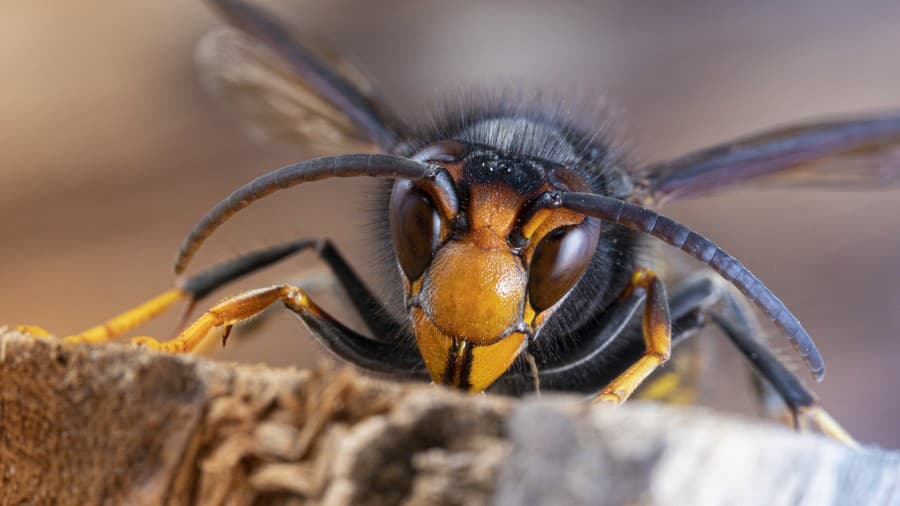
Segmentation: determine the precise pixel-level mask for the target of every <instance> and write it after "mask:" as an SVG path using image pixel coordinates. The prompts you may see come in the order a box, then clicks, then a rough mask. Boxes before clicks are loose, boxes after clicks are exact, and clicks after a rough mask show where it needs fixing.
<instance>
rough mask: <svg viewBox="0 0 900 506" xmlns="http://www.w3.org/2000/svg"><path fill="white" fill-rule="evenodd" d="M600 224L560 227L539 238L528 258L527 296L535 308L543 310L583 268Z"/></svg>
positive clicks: (588, 221) (568, 287) (572, 283)
mask: <svg viewBox="0 0 900 506" xmlns="http://www.w3.org/2000/svg"><path fill="white" fill-rule="evenodd" d="M599 239H600V227H599V226H598V225H597V224H596V223H595V222H594V220H593V219H590V218H589V219H586V220H585V221H584V222H582V223H581V224H578V225H570V226H566V227H560V228H557V229H556V230H553V231H551V232H550V233H548V234H547V235H545V236H544V238H543V239H541V242H540V243H539V244H538V246H537V248H536V249H535V250H534V255H533V256H532V257H531V269H530V274H529V278H528V295H529V298H530V300H531V306H532V307H533V308H534V310H535V311H538V312H540V311H543V310H545V309H547V308H549V307H551V306H553V305H554V304H556V303H557V302H559V300H560V299H562V298H563V296H564V295H565V294H566V293H568V292H569V290H571V289H572V287H573V286H575V283H577V282H578V280H579V279H581V276H583V275H584V272H585V271H586V270H587V267H588V265H589V264H590V263H591V259H592V258H593V257H594V251H596V249H597V242H598V241H599Z"/></svg>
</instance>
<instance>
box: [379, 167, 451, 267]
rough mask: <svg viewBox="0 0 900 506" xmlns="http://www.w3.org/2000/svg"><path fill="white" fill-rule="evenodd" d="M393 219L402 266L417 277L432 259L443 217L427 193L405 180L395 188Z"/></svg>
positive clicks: (395, 243) (393, 194)
mask: <svg viewBox="0 0 900 506" xmlns="http://www.w3.org/2000/svg"><path fill="white" fill-rule="evenodd" d="M390 220H391V239H392V240H393V242H394V251H395V252H396V254H397V260H398V261H399V262H400V268H401V269H403V273H404V274H405V275H406V278H407V279H409V280H410V281H415V280H416V279H419V277H420V276H421V275H422V274H423V273H424V272H425V269H427V268H428V265H429V264H430V263H431V257H432V255H433V254H434V249H435V248H436V247H437V244H438V241H439V240H440V236H441V218H440V216H439V215H438V212H437V209H435V206H434V203H433V202H432V201H431V197H429V196H428V194H427V193H425V192H424V191H422V190H420V189H419V188H416V187H415V186H413V184H412V182H411V181H407V180H402V181H397V182H396V183H395V184H394V190H393V191H392V192H391V204H390Z"/></svg>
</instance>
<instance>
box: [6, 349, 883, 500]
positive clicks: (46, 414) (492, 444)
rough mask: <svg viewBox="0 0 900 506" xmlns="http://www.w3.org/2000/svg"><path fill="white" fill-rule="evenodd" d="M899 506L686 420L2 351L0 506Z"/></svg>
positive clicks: (799, 446)
mask: <svg viewBox="0 0 900 506" xmlns="http://www.w3.org/2000/svg"><path fill="white" fill-rule="evenodd" d="M51 502H53V503H55V504H162V503H166V504H228V505H238V504H322V505H328V506H332V505H334V506H337V505H345V504H363V505H380V504H409V505H425V504H460V505H461V504H466V505H470V504H476V505H477V504H500V505H513V504H694V505H703V504H766V505H771V504H808V505H826V504H900V455H898V454H897V453H891V452H886V451H881V450H877V449H868V450H866V451H864V452H855V451H852V450H849V449H847V448H844V447H842V446H839V445H837V444H835V443H832V442H831V441H828V440H825V439H822V438H820V437H818V436H815V435H809V434H796V433H793V432H791V431H788V430H785V429H782V428H779V427H775V426H768V425H763V424H758V423H751V422H747V421H743V420H736V419H733V418H729V417H724V416H721V415H717V414H714V413H710V412H707V411H703V410H698V409H675V408H669V407H661V406H656V405H652V404H646V405H639V404H638V405H632V406H626V407H623V408H608V407H604V406H601V407H596V408H592V407H590V406H589V405H587V404H585V403H582V402H580V401H578V400H575V399H571V398H565V397H552V398H548V397H544V399H531V400H526V401H516V400H512V399H506V398H501V397H481V396H476V397H470V396H465V395H460V394H455V393H453V392H448V391H446V390H443V389H440V388H437V387H432V386H428V385H400V384H393V383H387V382H381V381H376V380H372V379H368V378H363V377H360V376H358V375H356V374H354V373H352V372H350V371H348V370H320V371H298V370H293V369H271V368H267V367H262V366H248V365H233V364H224V363H218V362H214V361H209V360H204V359H200V358H195V357H174V356H169V355H161V354H154V353H148V352H141V351H135V350H132V349H131V348H129V347H125V346H103V347H91V346H78V347H62V346H60V345H58V344H57V343H55V342H50V341H43V340H33V339H30V338H27V337H24V336H21V335H18V334H15V333H7V334H5V335H0V504H21V503H37V504H44V503H51Z"/></svg>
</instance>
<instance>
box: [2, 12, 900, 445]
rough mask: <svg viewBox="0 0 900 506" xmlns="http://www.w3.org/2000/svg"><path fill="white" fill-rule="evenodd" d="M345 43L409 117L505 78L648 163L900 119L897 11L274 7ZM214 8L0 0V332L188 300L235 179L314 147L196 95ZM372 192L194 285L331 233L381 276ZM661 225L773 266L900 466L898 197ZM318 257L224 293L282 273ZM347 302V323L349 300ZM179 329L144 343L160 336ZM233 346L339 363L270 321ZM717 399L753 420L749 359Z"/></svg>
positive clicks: (798, 197)
mask: <svg viewBox="0 0 900 506" xmlns="http://www.w3.org/2000/svg"><path fill="white" fill-rule="evenodd" d="M265 4H266V5H267V6H269V7H271V8H273V9H274V10H276V11H277V12H278V13H279V15H280V16H282V17H283V18H284V19H285V20H287V21H288V22H289V23H291V25H292V26H294V27H296V29H297V30H298V32H299V33H306V34H310V35H312V36H313V37H314V38H316V39H319V40H326V41H329V42H330V43H331V45H332V47H334V48H336V49H338V50H339V51H341V52H343V53H346V54H349V55H350V57H351V61H354V62H356V63H357V64H358V65H359V66H360V67H361V68H362V69H363V70H364V71H365V72H366V73H367V74H369V75H370V76H372V77H373V79H374V81H375V82H376V83H378V85H379V87H380V89H381V90H382V92H383V95H384V96H385V97H386V98H387V100H388V102H389V103H390V104H391V105H392V106H393V107H394V108H395V109H396V110H398V111H399V112H400V113H401V114H403V115H406V116H415V115H418V114H421V111H423V110H426V109H428V108H429V107H431V105H432V104H434V103H435V102H438V101H440V98H441V97H442V96H446V95H447V94H453V93H457V92H458V90H460V89H465V88H466V87H471V86H474V87H476V88H479V89H490V88H491V87H492V86H495V85H497V84H503V85H506V86H511V87H514V88H515V87H518V88H524V89H544V90H555V92H556V94H557V95H561V96H563V97H567V96H572V97H576V96H577V97H581V98H583V97H597V100H598V101H603V102H604V103H605V104H607V105H609V106H611V108H612V110H613V111H616V119H617V121H618V123H619V127H618V128H619V130H620V132H621V133H622V134H623V136H624V138H625V139H627V140H628V141H629V142H630V143H631V144H632V146H633V151H632V153H633V154H634V155H635V157H636V158H637V159H640V160H654V159H659V158H663V157H667V156H674V155H677V154H680V153H683V152H686V151H688V150H691V149H694V148H698V147H702V146H706V145H709V144H711V143H714V142H719V141H725V140H728V139H730V138H733V137H735V136H738V135H742V134H747V133H752V132H754V131H757V130H759V129H762V128H766V127H770V126H775V125H780V124H783V123H785V122H790V121H795V120H798V119H809V118H815V117H819V116H835V115H840V114H853V113H860V112H865V111H877V110H895V111H896V110H900V49H898V48H900V30H898V29H897V27H898V26H900V4H898V3H897V2H893V1H882V2H859V1H849V0H848V1H843V2H838V1H834V0H819V1H806V2H791V3H790V5H789V6H785V5H784V3H783V2H777V1H774V0H766V1H756V2H743V1H730V2H711V1H700V0H697V1H687V2H678V3H677V4H673V3H669V2H646V3H641V4H640V5H638V3H636V2H627V1H617V2H587V1H582V2H579V1H575V0H565V1H559V0H557V1H553V2H550V1H546V2H535V1H525V2H516V3H515V4H512V3H510V2H501V1H499V0H496V1H480V2H434V3H428V2H418V1H411V0H390V1H380V2H362V1H350V0H300V1H293V2H289V1H288V0H284V1H282V2H265ZM217 24H219V22H218V20H216V19H215V17H214V16H213V15H212V13H211V12H210V10H209V9H207V7H206V6H205V5H203V4H202V2H200V1H199V0H195V1H188V2H185V1H176V0H157V1H154V2H106V1H99V0H83V1H81V2H77V3H76V2H58V1H52V0H32V1H30V2H3V3H0V69H2V71H0V76H2V78H0V324H8V325H12V324H16V323H21V322H27V323H35V324H41V325H43V326H46V327H48V328H50V329H51V330H53V331H55V332H58V333H60V334H65V333H70V332H74V331H77V330H80V329H82V328H84V327H87V326H89V325H92V324H94V323H96V322H97V321H98V320H101V319H103V318H105V317H108V316H110V315H112V314H113V313H115V312H116V311H119V310H121V309H124V308H126V307H128V306H130V305H132V304H135V303H137V302H139V301H141V300H142V299H143V298H144V297H146V296H148V295H151V294H155V293H157V292H160V291H162V290H164V289H166V288H167V287H169V286H171V282H172V275H171V261H172V258H173V254H174V252H175V250H176V247H177V245H178V244H179V242H180V241H181V238H182V236H183V234H184V233H185V232H186V231H187V230H188V229H189V227H190V226H191V225H192V224H193V223H194V222H195V221H196V219H197V218H198V217H199V216H201V214H202V213H203V212H205V211H206V210H207V209H208V207H209V206H210V205H211V204H212V203H214V202H215V201H216V200H218V199H219V198H220V197H222V196H224V195H225V194H226V193H227V192H228V191H230V190H231V189H233V188H234V187H235V186H237V185H239V184H242V183H244V182H246V181H247V180H248V179H249V178H251V177H253V176H254V175H257V174H259V173H261V172H263V171H265V170H268V169H271V168H274V167H277V166H279V165H281V164H284V163H287V162H290V161H294V160H296V159H300V158H303V157H305V156H307V155H308V153H303V152H302V151H301V150H299V149H296V148H293V147H286V146H270V145H257V144H254V143H252V142H251V141H249V140H247V138H246V137H245V136H244V135H243V134H242V131H241V129H240V126H239V123H238V122H237V121H234V118H233V117H231V116H229V115H228V114H227V113H226V112H224V111H223V110H222V108H221V107H219V106H218V105H217V104H216V103H214V102H213V101H212V100H210V99H209V98H208V97H207V96H206V95H205V94H204V93H203V91H202V90H201V88H200V86H199V85H198V81H197V78H196V75H195V73H194V68H193V47H194V45H195V43H196V41H197V40H198V39H199V38H200V37H201V36H202V34H203V33H204V32H206V31H207V30H208V29H210V28H211V27H213V26H215V25H217ZM365 201H366V184H365V183H364V182H360V181H339V182H334V181H332V182H323V183H318V184H317V185H316V186H315V187H309V188H302V189H297V190H294V191H292V192H290V193H284V194H279V195H278V196H277V197H274V198H271V199H269V200H267V201H264V202H261V203H259V204H258V205H255V206H254V207H253V208H252V209H251V210H249V211H248V212H245V213H243V214H242V215H239V216H238V217H237V218H236V219H235V220H234V221H233V222H231V223H230V224H229V225H227V226H226V227H224V228H223V229H222V230H221V231H220V232H219V233H218V234H217V235H216V236H215V237H214V238H213V239H212V240H211V241H210V242H209V243H208V245H207V246H206V247H205V249H204V250H203V251H202V252H201V254H200V256H199V257H198V259H197V261H196V262H195V263H194V265H195V268H196V267H198V266H201V265H209V264H210V263H212V262H214V261H216V260H221V259H225V258H227V257H229V256H231V255H233V254H236V253H239V252H243V251H247V250H249V249H252V248H254V247H259V246H263V245H266V244H272V243H275V242H278V241H282V240H286V239H289V238H294V237H299V236H329V237H332V238H333V239H334V240H335V241H336V242H337V243H338V244H339V245H340V246H341V247H342V248H343V249H344V250H345V251H346V252H347V253H348V256H349V257H350V258H351V259H352V262H353V263H354V264H355V265H356V266H358V267H359V268H360V269H361V270H362V271H363V272H364V273H369V272H371V270H372V269H371V263H372V256H371V254H370V250H369V249H368V247H369V244H368V241H367V236H366V235H365V233H364V230H363V225H364V224H365V223H366V222H367V218H366V216H365V212H364V210H365V209H366V206H365V205H364V203H365ZM667 212H668V213H669V214H671V215H673V216H674V217H675V218H676V219H679V220H681V221H683V222H685V223H688V224H690V225H692V226H693V227H695V228H696V229H697V230H699V231H701V232H702V233H705V234H706V235H708V236H709V237H711V238H713V239H714V240H716V241H717V242H718V243H719V244H720V245H722V246H723V247H725V248H726V249H727V250H729V251H730V252H732V253H734V254H735V255H736V256H737V257H738V258H740V259H741V260H742V261H743V262H744V263H745V264H747V265H748V266H749V267H750V268H751V269H753V270H754V271H755V272H756V273H757V274H758V275H759V276H760V277H761V278H762V279H763V280H764V281H766V282H767V283H768V284H769V286H770V287H771V288H772V289H773V290H774V292H775V293H776V294H778V295H779V296H780V297H781V298H782V299H783V300H784V301H786V302H787V303H788V305H789V306H790V307H791V308H793V310H794V311H795V313H796V314H797V315H798V316H799V317H800V319H801V320H802V321H803V322H804V323H805V325H806V327H807V329H808V330H809V331H810V333H811V334H812V335H813V336H814V337H815V338H816V339H817V340H818V342H819V344H820V346H821V348H822V351H823V353H824V355H825V357H826V360H827V362H828V374H827V377H826V380H825V382H824V383H822V384H820V385H816V391H817V392H818V393H819V394H820V395H821V398H822V399H823V401H824V403H825V404H826V406H827V407H828V408H829V409H830V410H831V411H832V412H833V413H834V414H835V416H836V417H837V418H838V419H840V420H842V421H843V422H844V423H845V424H846V426H847V427H848V428H849V429H850V431H851V432H853V433H854V434H856V435H857V436H858V437H859V438H860V439H861V440H863V441H865V442H874V443H879V444H882V445H885V446H889V447H894V448H897V447H900V403H898V400H897V399H898V398H897V389H898V388H900V367H898V365H897V364H900V234H898V231H900V192H898V191H897V190H893V191H885V192H876V193H836V192H825V191H803V192H799V191H785V190H765V191H763V190H745V191H740V192H735V193H731V194H728V195H727V196H721V197H715V198H705V199H701V200H696V201H691V202H683V203H678V204H677V205H672V206H671V207H670V208H668V210H667ZM314 265H315V262H314V261H313V260H312V259H310V258H306V257H304V258H302V259H298V260H296V261H293V262H290V265H286V266H282V267H279V268H276V269H271V270H269V271H266V272H265V273H262V274H260V275H258V276H256V277H254V278H253V279H250V280H247V281H246V282H242V283H241V284H239V285H238V286H236V287H234V288H233V289H229V290H228V292H229V293H230V292H234V291H236V290H238V289H240V288H244V287H250V286H260V285H264V284H268V283H271V282H274V281H275V280H280V279H284V276H287V275H289V274H290V273H292V272H296V271H298V270H302V269H306V268H311V267H312V266H314ZM325 305H326V307H327V308H328V309H331V310H333V311H334V312H335V313H337V314H340V315H344V314H346V312H345V311H344V310H342V309H341V307H338V306H339V305H337V304H332V303H330V302H329V303H328V304H325ZM176 317H177V315H175V314H173V315H169V316H167V317H165V318H162V319H161V320H160V321H158V322H155V323H153V324H151V325H148V326H147V327H146V328H145V329H144V331H143V332H144V333H147V334H150V335H157V336H166V335H168V334H169V333H171V331H172V329H173V326H174V325H175V320H176V319H177V318H176ZM261 327H262V328H261V329H259V331H258V332H255V333H254V334H253V335H250V334H249V333H245V335H243V336H241V337H240V338H239V339H233V340H232V341H231V342H230V344H229V347H228V348H227V349H226V350H224V351H221V352H218V353H216V355H215V356H216V357H218V358H221V359H225V360H247V361H266V362H268V363H271V364H276V365H305V364H310V363H312V362H314V361H315V360H318V359H319V358H320V357H321V354H320V351H319V349H318V347H317V346H316V345H315V344H314V343H312V342H311V340H310V339H309V337H308V336H307V335H306V334H305V331H304V330H303V329H302V328H300V326H299V325H298V324H297V323H296V322H295V321H294V319H293V318H292V317H289V316H287V315H284V314H275V315H273V316H272V317H271V318H269V319H267V321H266V322H264V324H263V325H262V326H261ZM716 348H717V349H716V351H715V355H714V356H715V364H716V365H715V366H714V367H713V369H715V370H714V371H713V372H714V373H715V374H716V377H717V378H718V379H717V380H716V381H714V382H712V384H713V385H715V387H716V388H715V390H717V392H718V393H717V394H716V395H714V396H713V397H714V399H713V401H712V402H713V404H714V405H716V406H720V407H724V408H726V409H734V410H738V411H745V412H746V411H747V410H748V408H747V406H748V403H747V402H746V401H747V399H748V397H747V395H746V394H745V393H744V392H745V391H746V388H742V386H744V385H743V383H744V380H743V378H744V375H743V374H742V373H741V372H740V371H741V368H740V367H739V365H738V364H740V359H739V358H738V357H736V354H735V353H734V352H732V351H731V350H730V349H729V348H728V347H727V346H716Z"/></svg>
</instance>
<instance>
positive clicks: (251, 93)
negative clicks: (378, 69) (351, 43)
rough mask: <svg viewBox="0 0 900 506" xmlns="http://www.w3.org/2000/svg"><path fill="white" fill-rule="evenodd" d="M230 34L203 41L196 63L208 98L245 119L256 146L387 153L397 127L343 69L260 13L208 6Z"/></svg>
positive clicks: (235, 5) (222, 0) (223, 0)
mask: <svg viewBox="0 0 900 506" xmlns="http://www.w3.org/2000/svg"><path fill="white" fill-rule="evenodd" d="M212 3H213V5H215V6H216V7H218V8H219V10H220V11H221V12H222V14H223V16H224V17H225V18H226V19H227V20H228V21H229V22H230V23H231V24H232V25H233V26H234V28H223V29H219V30H217V31H214V32H212V33H210V34H208V35H207V36H206V37H204V38H203V39H202V40H201V42H200V43H199V45H198V47H197V52H196V61H197V66H198V68H199V70H200V75H201V80H202V82H203V84H204V86H205V87H206V88H207V89H208V90H209V92H210V93H211V94H212V95H213V96H215V97H217V98H220V99H222V100H223V101H224V102H227V103H229V104H231V105H233V106H234V107H236V108H237V110H238V111H239V112H240V113H241V115H242V116H243V117H244V118H245V119H246V120H247V123H248V128H249V130H250V133H251V135H253V136H254V137H255V138H257V139H264V140H271V141H278V142H291V143H297V144H301V145H303V146H306V147H307V148H310V149H312V150H314V151H316V152H319V153H322V154H327V153H337V152H346V151H348V150H353V151H372V150H377V149H378V148H380V149H382V150H388V149H390V148H391V147H392V146H393V145H394V144H395V139H396V138H397V135H398V127H397V123H396V121H395V120H394V119H393V118H392V117H391V116H390V115H389V114H387V113H386V112H385V111H384V110H383V109H382V108H381V107H379V106H378V105H377V102H376V100H375V98H374V96H373V94H372V91H371V86H370V85H369V84H368V83H367V82H366V81H365V79H364V78H362V76H361V74H360V73H359V72H358V71H356V70H355V69H354V68H353V67H352V66H350V65H349V64H347V63H345V62H343V61H341V60H340V59H338V58H336V57H335V56H334V55H328V54H325V53H322V52H317V53H313V52H312V51H311V50H310V49H309V48H307V47H304V46H302V45H300V44H299V43H298V42H297V41H296V40H295V39H294V38H293V37H292V36H291V35H290V34H289V33H288V32H287V30H285V29H284V28H283V27H281V26H280V25H278V24H277V23H275V22H274V21H273V20H272V19H270V18H269V17H267V15H266V14H265V13H263V12H262V11H260V10H258V9H256V8H253V7H250V6H248V5H246V4H244V3H242V2H238V1H234V0H218V1H214V2H212Z"/></svg>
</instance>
